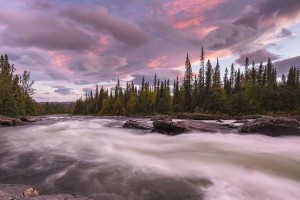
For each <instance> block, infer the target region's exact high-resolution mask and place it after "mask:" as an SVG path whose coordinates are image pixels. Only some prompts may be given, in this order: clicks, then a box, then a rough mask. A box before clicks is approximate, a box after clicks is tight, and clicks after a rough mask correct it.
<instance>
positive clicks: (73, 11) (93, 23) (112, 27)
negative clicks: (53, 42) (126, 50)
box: [62, 6, 149, 46]
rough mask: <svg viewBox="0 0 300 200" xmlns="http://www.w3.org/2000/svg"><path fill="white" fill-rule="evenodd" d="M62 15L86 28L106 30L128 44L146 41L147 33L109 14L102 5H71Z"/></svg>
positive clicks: (137, 44)
mask: <svg viewBox="0 0 300 200" xmlns="http://www.w3.org/2000/svg"><path fill="white" fill-rule="evenodd" d="M62 16H64V17H67V18H69V19H71V20H73V21H74V22H76V23H79V24H80V25H82V24H84V25H85V27H86V28H92V29H93V30H96V31H107V32H109V33H110V34H111V35H112V36H113V37H114V38H116V39H117V40H119V41H121V42H123V43H125V44H127V45H128V46H140V45H142V44H144V43H146V42H147V41H148V39H149V38H148V36H147V34H146V33H145V32H144V31H143V30H142V29H141V28H140V27H139V26H138V25H136V24H135V23H133V22H131V21H128V20H125V19H121V18H117V17H114V16H112V15H110V14H109V13H108V11H107V9H105V8H104V7H102V6H97V7H95V9H89V8H85V7H80V6H76V7H72V8H69V9H66V10H65V11H63V12H62Z"/></svg>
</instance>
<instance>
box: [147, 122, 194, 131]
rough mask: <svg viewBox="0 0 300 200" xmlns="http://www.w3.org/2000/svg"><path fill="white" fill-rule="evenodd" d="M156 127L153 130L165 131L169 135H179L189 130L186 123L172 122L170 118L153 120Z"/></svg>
mask: <svg viewBox="0 0 300 200" xmlns="http://www.w3.org/2000/svg"><path fill="white" fill-rule="evenodd" d="M153 126H154V129H153V130H152V132H158V133H163V134H167V135H178V134H180V133H184V132H187V131H191V130H190V129H188V128H187V127H186V126H185V124H184V123H179V122H172V121H168V120H157V121H154V122H153Z"/></svg>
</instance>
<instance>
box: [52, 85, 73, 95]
mask: <svg viewBox="0 0 300 200" xmlns="http://www.w3.org/2000/svg"><path fill="white" fill-rule="evenodd" d="M52 87H53V88H56V90H54V92H56V93H58V94H60V95H73V94H75V93H74V92H73V89H72V88H67V87H65V86H52Z"/></svg>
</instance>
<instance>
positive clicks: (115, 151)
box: [0, 116, 300, 200]
mask: <svg viewBox="0 0 300 200" xmlns="http://www.w3.org/2000/svg"><path fill="white" fill-rule="evenodd" d="M125 120H126V118H122V117H107V118H95V117H81V116H74V117H70V116H48V117H46V118H45V120H44V121H41V122H38V123H34V124H31V125H26V126H20V127H5V128H0V183H14V184H29V185H35V186H37V187H38V188H39V191H40V193H43V194H54V193H70V194H74V195H76V194H80V195H84V196H87V197H90V198H92V199H95V200H98V199H99V200H100V199H101V200H102V199H104V200H106V199H107V200H111V199H113V200H123V199H130V200H133V199H134V200H139V199H143V200H184V199H185V200H195V199H205V200H235V199H236V200H283V199H287V200H299V199H300V137H281V138H274V137H268V136H262V135H238V134H222V133H218V134H211V133H200V132H194V133H189V134H183V135H178V136H165V135H161V134H156V133H149V132H148V131H142V130H132V129H122V128H121V127H122V124H123V123H124V122H125ZM143 120H147V119H143ZM149 123H150V122H149Z"/></svg>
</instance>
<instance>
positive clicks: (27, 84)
mask: <svg viewBox="0 0 300 200" xmlns="http://www.w3.org/2000/svg"><path fill="white" fill-rule="evenodd" d="M32 84H33V81H31V80H30V72H28V71H24V73H23V74H22V75H19V74H15V67H14V65H11V64H10V63H9V60H8V56H7V55H6V54H5V55H1V56H0V115H5V116H11V117H15V116H24V115H33V114H36V112H37V111H36V103H35V101H34V100H33V99H32V95H33V89H32Z"/></svg>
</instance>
